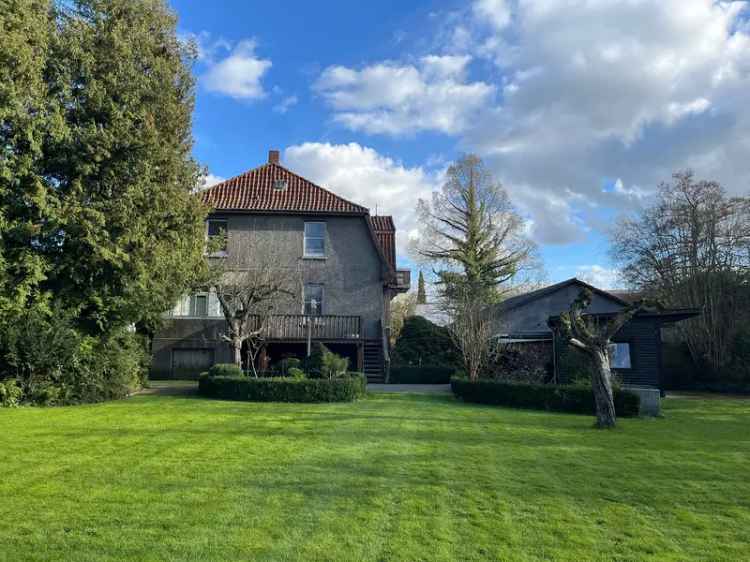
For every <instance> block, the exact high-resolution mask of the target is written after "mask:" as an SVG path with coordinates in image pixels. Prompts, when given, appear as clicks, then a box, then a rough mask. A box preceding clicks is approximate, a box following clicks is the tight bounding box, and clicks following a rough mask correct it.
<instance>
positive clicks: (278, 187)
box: [273, 179, 287, 191]
mask: <svg viewBox="0 0 750 562" xmlns="http://www.w3.org/2000/svg"><path fill="white" fill-rule="evenodd" d="M286 186H287V181H286V180H283V179H279V180H273V189H274V191H284V190H286Z"/></svg>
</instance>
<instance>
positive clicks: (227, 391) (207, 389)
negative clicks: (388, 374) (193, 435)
mask: <svg viewBox="0 0 750 562" xmlns="http://www.w3.org/2000/svg"><path fill="white" fill-rule="evenodd" d="M366 390H367V379H366V378H365V376H364V375H362V374H360V373H348V374H347V375H346V376H344V377H338V378H333V379H306V378H291V377H275V378H260V379H255V378H248V377H210V376H207V375H201V377H200V379H199V380H198V392H199V393H200V394H201V395H203V396H207V397H209V398H223V399H226V400H245V401H249V402H351V401H353V400H356V399H357V398H361V397H363V396H364V395H365V392H366Z"/></svg>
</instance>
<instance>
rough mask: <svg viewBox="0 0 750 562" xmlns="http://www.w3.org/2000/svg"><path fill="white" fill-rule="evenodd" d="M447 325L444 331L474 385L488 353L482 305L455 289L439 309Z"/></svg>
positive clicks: (489, 345)
mask: <svg viewBox="0 0 750 562" xmlns="http://www.w3.org/2000/svg"><path fill="white" fill-rule="evenodd" d="M443 308H444V310H445V311H446V312H447V313H448V317H449V318H450V323H449V324H448V331H449V333H450V335H451V338H452V339H453V342H454V343H455V344H456V347H457V348H458V349H459V351H460V352H461V357H462V358H463V362H464V369H465V370H466V376H467V377H468V378H469V380H471V381H476V380H477V379H478V378H479V375H480V374H481V373H482V370H483V369H484V368H485V367H486V366H487V361H488V360H489V358H490V355H491V353H492V341H491V334H492V333H491V321H490V317H489V315H488V314H487V310H486V305H485V303H484V302H482V301H481V300H477V299H475V298H473V295H472V294H471V292H470V291H469V290H466V289H458V292H457V293H453V294H452V295H451V298H450V299H446V300H445V302H444V305H443Z"/></svg>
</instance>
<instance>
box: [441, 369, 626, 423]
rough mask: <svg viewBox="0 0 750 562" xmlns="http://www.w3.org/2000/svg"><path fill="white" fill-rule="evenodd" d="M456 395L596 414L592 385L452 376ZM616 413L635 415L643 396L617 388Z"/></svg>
mask: <svg viewBox="0 0 750 562" xmlns="http://www.w3.org/2000/svg"><path fill="white" fill-rule="evenodd" d="M451 389H452V390H453V394H455V395H456V396H457V397H458V398H461V399H462V400H464V402H475V403H477V404H494V405H498V406H508V407H511V408H528V409H532V410H548V411H553V412H570V413H575V414H589V415H594V413H595V406H594V393H593V392H592V390H591V389H590V388H586V387H582V386H572V385H552V384H526V383H511V382H501V381H493V380H479V381H476V382H472V381H469V380H468V379H466V378H457V377H456V378H453V379H451ZM614 399H615V412H616V413H617V415H618V416H620V417H635V416H637V415H638V413H639V409H640V402H641V399H640V397H639V396H638V395H637V394H635V393H633V392H629V391H627V390H619V389H618V390H615V392H614Z"/></svg>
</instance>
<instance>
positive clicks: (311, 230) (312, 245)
mask: <svg viewBox="0 0 750 562" xmlns="http://www.w3.org/2000/svg"><path fill="white" fill-rule="evenodd" d="M303 256H304V257H306V258H324V257H326V223H324V222H306V223H305V248H304V254H303Z"/></svg>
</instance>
